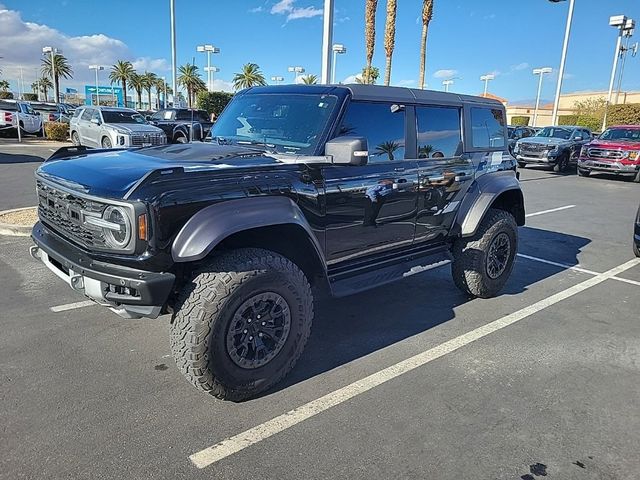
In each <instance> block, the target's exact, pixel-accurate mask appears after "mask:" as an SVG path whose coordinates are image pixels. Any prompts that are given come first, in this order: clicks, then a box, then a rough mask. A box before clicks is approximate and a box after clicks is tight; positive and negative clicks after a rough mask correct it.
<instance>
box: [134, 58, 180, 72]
mask: <svg viewBox="0 0 640 480" xmlns="http://www.w3.org/2000/svg"><path fill="white" fill-rule="evenodd" d="M131 64H132V65H133V68H135V69H136V70H139V71H149V72H158V71H161V72H165V71H168V70H170V69H171V65H169V62H168V61H167V60H166V59H164V58H151V57H140V58H136V59H135V60H134V61H132V62H131Z"/></svg>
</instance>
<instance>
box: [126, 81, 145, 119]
mask: <svg viewBox="0 0 640 480" xmlns="http://www.w3.org/2000/svg"><path fill="white" fill-rule="evenodd" d="M129 84H130V85H131V88H133V89H134V90H135V92H136V96H137V102H136V108H137V109H139V110H141V109H142V90H144V80H143V78H142V75H140V74H138V73H136V72H133V73H132V74H131V75H130V77H129Z"/></svg>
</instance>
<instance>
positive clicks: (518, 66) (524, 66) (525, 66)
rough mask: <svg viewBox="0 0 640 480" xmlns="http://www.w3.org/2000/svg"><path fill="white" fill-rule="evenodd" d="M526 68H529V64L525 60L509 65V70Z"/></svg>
mask: <svg viewBox="0 0 640 480" xmlns="http://www.w3.org/2000/svg"><path fill="white" fill-rule="evenodd" d="M527 68H529V64H528V63H527V62H522V63H519V64H517V65H512V66H511V70H517V71H520V70H526V69H527Z"/></svg>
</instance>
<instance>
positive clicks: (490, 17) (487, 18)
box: [482, 13, 496, 20]
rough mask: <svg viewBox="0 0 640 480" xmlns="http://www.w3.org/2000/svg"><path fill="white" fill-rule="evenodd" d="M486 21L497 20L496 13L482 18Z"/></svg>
mask: <svg viewBox="0 0 640 480" xmlns="http://www.w3.org/2000/svg"><path fill="white" fill-rule="evenodd" d="M482 18H483V19H484V20H493V19H494V18H496V14H495V13H490V14H489V15H485V16H484V17H482Z"/></svg>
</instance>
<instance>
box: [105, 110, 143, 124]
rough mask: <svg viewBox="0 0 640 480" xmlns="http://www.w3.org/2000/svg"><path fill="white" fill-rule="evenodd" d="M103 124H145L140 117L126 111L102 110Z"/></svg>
mask: <svg viewBox="0 0 640 480" xmlns="http://www.w3.org/2000/svg"><path fill="white" fill-rule="evenodd" d="M102 118H103V119H104V123H147V121H146V120H145V119H144V117H143V116H142V115H140V114H139V113H137V112H130V111H127V110H103V111H102Z"/></svg>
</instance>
